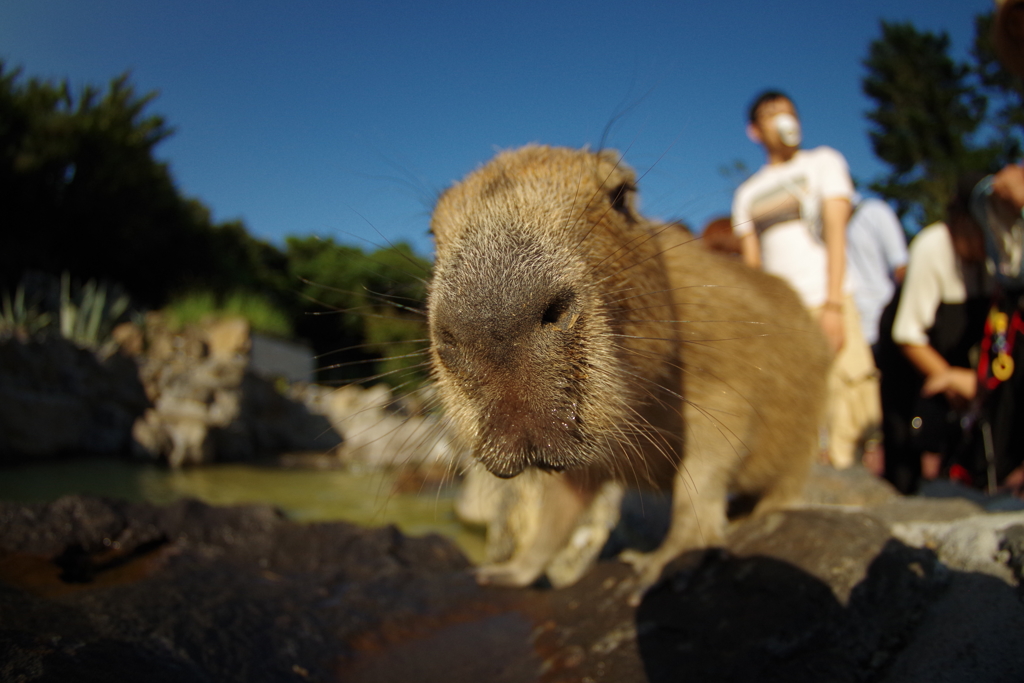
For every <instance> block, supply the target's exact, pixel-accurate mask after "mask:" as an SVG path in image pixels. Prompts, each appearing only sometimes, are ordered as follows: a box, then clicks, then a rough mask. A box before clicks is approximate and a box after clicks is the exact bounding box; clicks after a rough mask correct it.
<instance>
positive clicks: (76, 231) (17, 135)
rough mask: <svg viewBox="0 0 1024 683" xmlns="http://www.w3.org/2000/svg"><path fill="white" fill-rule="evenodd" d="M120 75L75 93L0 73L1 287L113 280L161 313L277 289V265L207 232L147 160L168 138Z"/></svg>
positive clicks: (244, 240)
mask: <svg viewBox="0 0 1024 683" xmlns="http://www.w3.org/2000/svg"><path fill="white" fill-rule="evenodd" d="M155 96H156V95H155V93H148V94H146V95H139V94H138V93H136V91H135V89H134V87H133V86H132V85H131V83H130V82H129V79H128V76H127V75H122V76H119V77H118V78H115V79H114V80H112V81H111V82H110V84H109V85H108V86H107V88H106V89H105V90H102V91H101V90H100V89H98V88H96V87H93V86H86V87H85V88H83V89H82V90H81V92H80V93H78V94H75V93H73V92H72V89H71V88H70V87H69V86H68V84H67V82H66V81H65V82H60V83H53V82H48V81H42V80H39V79H35V78H31V79H28V80H27V81H24V80H23V79H22V78H21V72H20V70H17V69H15V70H11V69H8V68H7V67H6V65H5V64H4V63H3V62H0V204H2V205H3V207H4V229H3V230H0V288H5V289H8V290H12V289H13V288H14V287H15V286H16V284H17V282H18V281H19V280H20V278H21V277H22V275H23V274H24V272H25V271H28V270H35V271H42V272H44V273H50V274H54V275H56V274H59V273H62V272H65V271H66V272H70V273H71V274H72V275H73V276H74V277H75V278H76V279H80V280H86V279H91V278H96V279H101V280H111V281H114V282H117V283H119V284H121V285H123V286H124V287H125V288H126V289H127V290H128V291H129V292H131V294H132V296H133V297H134V298H135V299H136V300H137V301H139V302H141V303H144V304H148V305H160V304H162V303H163V302H164V301H166V299H167V297H168V296H169V295H170V294H171V293H172V292H175V291H179V290H182V289H186V288H197V287H213V288H215V289H238V288H251V289H262V290H273V289H275V288H278V287H280V285H281V284H282V283H283V280H282V278H283V275H284V271H283V269H284V257H283V255H282V254H280V252H277V251H276V250H275V249H273V247H271V246H269V245H267V244H265V243H261V242H259V241H258V240H254V239H253V238H252V237H250V236H249V235H248V234H247V233H246V232H245V229H244V227H243V226H241V224H239V223H225V224H220V225H215V224H213V223H212V221H211V220H210V215H209V211H208V210H207V209H206V207H204V206H203V205H202V204H201V203H199V202H198V201H196V200H194V199H189V198H186V197H183V196H182V195H181V194H180V193H179V192H178V190H177V188H176V186H175V184H174V179H173V177H172V176H171V173H170V170H169V169H168V167H167V165H166V164H165V163H163V162H160V161H157V160H156V158H155V156H154V150H155V148H156V146H157V145H158V144H159V143H160V142H162V141H163V140H165V139H167V137H168V136H170V135H171V134H172V132H173V131H172V129H171V128H170V127H169V126H168V125H167V123H166V121H165V120H164V118H163V117H162V116H159V115H157V114H150V113H147V109H148V107H149V106H150V104H151V102H152V101H153V99H154V98H155Z"/></svg>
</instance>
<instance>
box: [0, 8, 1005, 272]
mask: <svg viewBox="0 0 1024 683" xmlns="http://www.w3.org/2000/svg"><path fill="white" fill-rule="evenodd" d="M991 7H992V0H935V1H932V2H928V1H926V0H857V1H855V2H830V1H828V0H824V1H823V0H815V1H813V2H812V1H810V0H783V1H780V2H764V1H763V0H762V1H759V2H753V1H748V0H738V1H734V2H711V1H705V2H691V1H688V0H675V1H672V2H648V3H635V4H628V3H627V4H624V3H621V2H609V1H607V0H591V1H588V2H557V1H552V0H549V1H548V2H532V1H523V2H516V3H506V2H446V1H443V0H440V1H435V2H393V1H390V0H370V1H368V2H363V1H344V0H341V1H336V2H329V1H326V0H324V1H321V0H290V1H288V2H284V1H281V2H270V1H264V0H254V1H250V2H226V1H223V0H0V58H3V59H4V60H6V61H7V63H8V65H15V66H16V65H20V66H23V67H24V69H25V73H26V74H27V75H32V76H41V77H45V78H55V79H57V78H65V77H66V78H68V79H69V80H70V82H71V83H72V85H75V86H81V85H84V84H86V83H93V84H100V85H105V84H106V83H107V82H108V81H109V80H110V79H111V78H112V77H114V76H116V75H118V74H120V73H122V72H124V71H130V72H131V74H132V81H133V83H134V84H135V85H136V87H137V88H138V89H139V90H140V91H142V92H147V91H151V90H156V91H159V97H158V98H157V100H156V101H155V102H154V103H153V104H152V105H151V108H150V111H151V112H153V113H160V114H163V115H164V116H165V117H166V118H167V120H168V121H169V122H170V123H171V125H172V126H174V128H175V129H176V131H177V132H176V134H175V135H174V136H173V137H172V138H171V139H169V140H168V141H166V142H164V143H162V144H161V145H160V147H159V148H158V154H159V156H160V157H161V158H162V159H164V160H166V161H168V162H169V163H170V166H171V169H172V172H173V174H174V176H175V178H176V179H177V182H178V185H179V187H180V188H181V190H182V191H183V192H184V193H186V194H187V195H190V196H194V197H197V198H199V199H200V200H202V201H203V202H204V203H205V204H207V205H208V206H209V207H210V208H211V209H212V211H213V215H214V218H215V219H216V220H226V219H234V218H240V219H242V220H244V221H245V223H246V224H247V225H248V227H249V229H250V231H251V232H252V233H253V234H255V235H256V236H258V237H261V238H264V239H268V240H270V241H272V242H274V243H277V244H281V243H282V242H283V238H284V236H285V235H288V234H297V235H309V234H316V235H321V236H333V237H335V239H337V240H339V241H342V242H349V243H360V242H359V240H360V239H366V240H369V241H370V242H374V243H378V244H379V243H381V242H382V241H383V238H382V237H381V236H380V235H379V234H378V233H377V232H376V231H380V233H382V234H383V235H384V236H385V237H386V238H387V239H389V240H406V241H408V242H410V243H412V244H413V245H414V247H415V248H416V249H417V250H418V251H419V252H421V253H423V254H425V255H428V254H430V253H431V245H430V240H429V236H428V235H427V225H428V218H429V212H430V207H431V204H432V202H433V199H434V197H435V196H436V194H437V193H438V192H439V191H441V190H443V189H444V188H445V187H447V186H448V185H449V184H451V183H452V182H453V181H455V180H457V179H459V178H460V177H462V176H463V175H465V174H466V173H467V172H468V171H470V170H472V169H473V168H475V167H477V166H478V165H480V164H481V163H483V162H485V161H486V160H487V159H489V158H490V157H491V156H492V155H493V154H494V151H495V150H496V149H502V148H508V147H515V146H519V145H522V144H525V143H529V142H541V143H548V144H556V145H569V146H573V147H578V146H582V145H586V144H590V145H591V146H597V145H598V144H600V142H601V137H602V131H603V130H604V129H605V127H606V125H608V124H609V122H610V121H612V120H613V119H614V123H613V125H612V126H611V132H610V134H609V136H608V138H607V141H606V146H609V147H615V148H617V149H619V150H621V151H624V152H625V158H626V161H627V162H628V163H630V164H631V165H632V166H634V167H635V168H637V169H638V171H639V172H641V173H645V175H644V176H643V178H642V180H641V181H640V198H641V206H642V208H643V210H644V211H645V213H647V214H648V215H650V216H653V217H659V218H682V219H684V220H685V221H687V222H688V223H690V224H691V225H693V226H695V227H697V228H700V227H701V226H702V225H703V224H704V222H705V221H706V220H708V219H709V218H711V217H713V216H715V215H718V214H722V213H728V210H729V204H730V198H731V193H732V189H733V183H732V182H731V181H730V180H728V179H726V178H725V177H723V175H722V174H721V173H720V170H719V169H720V168H721V167H722V166H724V165H727V164H730V163H731V162H733V161H734V160H742V161H743V162H744V163H746V164H747V166H748V167H749V168H750V169H754V168H756V167H757V166H759V165H760V164H761V162H762V156H761V153H760V150H759V148H758V147H756V146H755V145H753V144H752V143H751V142H749V141H748V140H747V138H746V137H745V135H744V132H743V123H744V115H745V110H746V107H747V105H748V103H749V101H750V99H751V97H752V96H753V95H754V94H755V93H756V92H757V91H759V90H761V89H763V88H765V87H769V86H770V87H779V88H782V89H783V90H786V91H788V92H789V93H791V95H792V96H793V98H794V100H795V101H796V103H797V106H798V108H799V110H800V114H801V117H802V119H803V123H804V139H805V146H815V145H819V144H828V145H831V146H833V147H836V148H837V149H839V150H840V151H841V152H843V153H844V154H845V155H846V157H847V159H848V160H849V162H850V168H851V171H852V173H853V175H854V177H855V178H857V179H859V180H861V181H868V180H870V179H872V178H873V177H875V176H876V175H878V174H879V173H881V172H882V171H883V167H882V165H881V164H880V163H879V162H878V161H877V160H876V159H875V158H874V156H873V154H872V152H871V148H870V143H869V141H868V138H867V123H866V121H865V119H864V112H865V111H866V110H867V109H868V108H869V107H870V102H869V101H868V100H867V99H866V98H865V97H864V96H863V95H862V94H861V91H860V81H861V78H862V76H863V74H864V69H863V66H862V65H861V61H862V60H863V59H864V57H865V56H866V54H867V49H868V43H869V42H870V41H871V40H872V39H873V38H875V37H877V36H878V35H879V20H880V19H886V20H890V21H911V22H913V23H914V25H916V26H917V27H918V28H920V29H927V30H932V31H946V32H948V33H949V35H950V37H951V38H952V41H953V54H954V56H957V57H963V56H964V55H966V53H967V50H968V49H969V47H970V42H971V39H972V36H973V33H974V26H973V18H974V16H975V15H976V14H979V13H982V12H986V11H988V10H990V9H991ZM616 116H618V118H616ZM371 226H372V227H371ZM363 244H364V246H366V244H365V243H363Z"/></svg>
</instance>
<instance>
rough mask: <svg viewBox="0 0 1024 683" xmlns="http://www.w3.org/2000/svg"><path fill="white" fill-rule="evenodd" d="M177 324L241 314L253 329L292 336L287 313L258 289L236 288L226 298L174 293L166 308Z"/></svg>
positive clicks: (201, 293) (265, 332)
mask: <svg viewBox="0 0 1024 683" xmlns="http://www.w3.org/2000/svg"><path fill="white" fill-rule="evenodd" d="M164 311H165V313H166V314H167V317H168V322H169V323H170V324H171V326H172V327H174V328H179V329H180V328H182V327H185V326H187V325H198V324H199V323H201V322H202V321H203V320H205V319H207V318H219V317H225V316H240V317H242V318H245V319H246V320H247V321H249V325H250V326H251V327H252V329H253V331H254V332H262V333H264V334H269V335H273V336H276V337H283V338H288V337H291V336H292V325H291V321H290V320H289V319H288V316H287V315H286V314H285V313H284V312H283V311H282V310H281V309H280V308H278V307H277V306H275V305H274V304H273V303H271V301H270V300H269V298H267V297H266V296H264V295H262V294H257V293H255V292H247V291H243V290H237V291H234V292H231V293H229V294H228V295H227V296H225V297H224V298H223V299H221V298H219V297H218V296H217V295H216V294H214V293H213V292H210V291H194V292H188V293H186V294H183V295H181V296H178V297H175V298H174V299H172V300H171V302H170V303H169V304H168V305H167V307H166V308H165V309H164Z"/></svg>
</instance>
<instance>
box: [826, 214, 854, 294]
mask: <svg viewBox="0 0 1024 683" xmlns="http://www.w3.org/2000/svg"><path fill="white" fill-rule="evenodd" d="M849 219H850V202H849V200H847V199H839V198H833V199H826V200H825V201H824V202H823V205H822V212H821V222H822V236H823V237H824V239H825V250H826V253H827V256H828V296H827V299H826V301H827V302H832V303H836V304H841V303H842V302H843V298H844V294H845V293H844V292H843V279H844V277H845V275H846V222H847V221H848V220H849Z"/></svg>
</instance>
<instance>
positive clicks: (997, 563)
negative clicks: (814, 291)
mask: <svg viewBox="0 0 1024 683" xmlns="http://www.w3.org/2000/svg"><path fill="white" fill-rule="evenodd" d="M849 483H850V482H849V481H847V484H849ZM824 497H826V498H828V497H832V495H831V494H828V493H827V492H826V494H825V496H824ZM0 530H2V531H0V679H2V680H4V681H26V682H27V681H32V682H41V681H109V680H126V681H127V680H146V681H155V682H161V681H190V682H192V681H246V682H249V683H252V682H259V681H357V682H358V681H378V682H381V681H383V682H387V681H419V682H424V683H430V682H432V681H444V683H460V682H462V681H474V682H476V681H493V682H498V683H502V682H510V683H511V682H534V681H538V682H539V681H565V682H568V681H575V682H582V681H616V682H621V681H645V680H648V681H680V680H693V681H740V680H742V681H750V680H758V681H788V682H799V681H816V682H817V681H851V682H852V681H872V682H876V681H877V682H883V681H884V682H888V681H918V680H920V681H936V680H942V681H979V680H984V681H1019V680H1021V678H1022V676H1024V647H1021V642H1024V600H1022V597H1024V596H1022V592H1021V568H1022V564H1024V512H1013V513H997V514H992V513H985V512H983V511H982V510H981V508H979V507H977V506H976V505H974V504H972V503H969V502H966V501H964V500H962V499H949V500H926V499H919V498H899V497H895V496H892V495H874V494H872V495H868V496H866V497H863V501H862V504H858V505H849V504H846V505H835V504H830V505H824V504H820V505H809V506H805V507H803V508H800V509H795V510H790V511H786V512H781V513H777V514H774V515H770V516H767V517H765V518H762V519H759V520H753V521H747V522H741V523H738V524H736V525H735V527H734V528H733V530H732V532H731V536H730V540H729V543H728V547H727V548H724V549H719V550H715V551H710V552H707V553H703V554H694V555H693V556H689V557H683V558H681V559H680V560H679V562H678V563H677V566H676V567H674V568H670V571H669V572H668V573H667V575H666V578H665V580H664V581H663V583H662V584H661V585H659V586H657V587H656V588H655V589H654V590H652V591H651V592H650V593H649V594H648V596H647V597H646V599H645V600H644V601H643V603H642V604H641V606H640V607H639V608H638V609H631V608H629V607H628V606H627V604H626V601H625V599H624V597H623V591H624V589H625V588H626V585H627V584H628V579H629V570H628V569H627V568H626V567H625V566H624V565H621V564H619V563H617V562H615V561H614V560H606V561H602V562H599V563H598V564H597V566H596V567H594V568H593V569H592V570H591V571H590V572H589V573H588V574H587V575H586V576H585V577H584V578H583V580H582V581H580V582H579V583H577V584H576V585H574V586H572V587H570V588H565V589H559V590H552V589H549V588H544V587H534V588H530V589H524V590H505V589H499V588H486V587H480V586H477V585H476V583H475V582H474V581H473V578H472V576H471V573H470V566H469V564H468V562H467V561H466V560H465V559H464V558H463V556H462V555H461V554H460V553H459V551H458V550H457V549H456V548H455V547H454V546H453V545H452V544H451V543H450V542H449V541H447V540H445V539H442V538H440V537H426V538H408V537H405V536H403V535H402V534H401V533H399V532H398V531H396V530H395V529H392V528H382V529H361V528H358V527H355V526H352V525H348V524H343V523H331V524H309V525H302V524H295V523H292V522H289V521H287V520H285V519H284V518H282V517H281V516H280V515H279V514H278V513H277V512H275V511H274V510H273V509H271V508H268V507H239V508H216V507H210V506H206V505H203V504H200V503H197V502H193V501H185V502H180V503H177V504H174V505H171V506H168V507H163V508H160V507H153V506H148V505H141V504H129V503H121V502H114V501H106V500H99V499H90V498H81V497H71V498H64V499H61V500H59V501H56V502H54V503H50V504H38V505H18V504H10V503H6V504H0Z"/></svg>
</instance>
